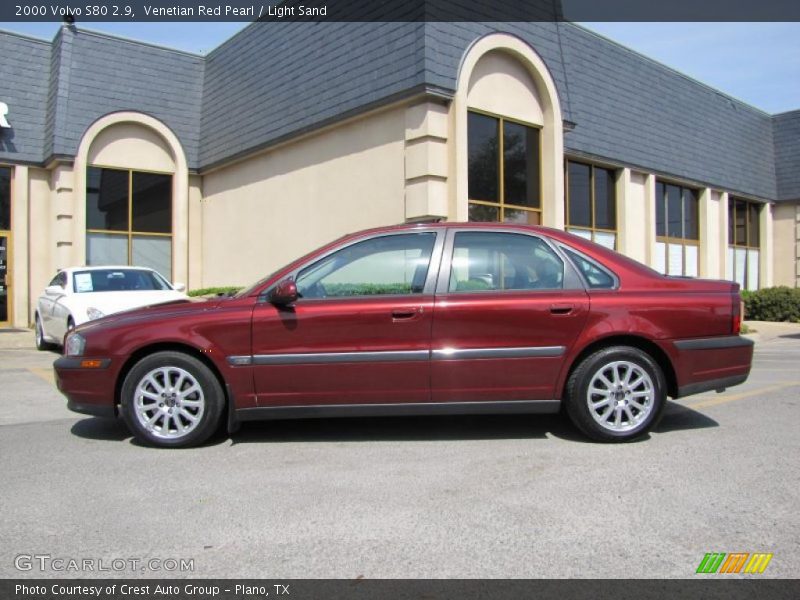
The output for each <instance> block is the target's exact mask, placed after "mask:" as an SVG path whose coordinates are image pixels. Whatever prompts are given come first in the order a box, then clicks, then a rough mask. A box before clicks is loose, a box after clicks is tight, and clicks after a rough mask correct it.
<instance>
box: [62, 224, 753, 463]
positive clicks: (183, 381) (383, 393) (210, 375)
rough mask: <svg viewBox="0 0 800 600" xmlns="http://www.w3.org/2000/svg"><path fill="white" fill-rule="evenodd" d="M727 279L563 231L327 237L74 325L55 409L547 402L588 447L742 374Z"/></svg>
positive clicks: (241, 417)
mask: <svg viewBox="0 0 800 600" xmlns="http://www.w3.org/2000/svg"><path fill="white" fill-rule="evenodd" d="M740 320H741V301H740V296H739V287H738V285H737V284H735V283H731V282H727V281H710V280H702V279H684V278H673V277H666V276H663V275H661V274H659V273H657V272H655V271H653V270H651V269H649V268H648V267H645V266H643V265H641V264H639V263H638V262H636V261H634V260H631V259H629V258H626V257H624V256H622V255H620V254H618V253H616V252H614V251H612V250H608V249H606V248H603V247H601V246H599V245H596V244H594V243H592V242H589V241H586V240H584V239H582V238H579V237H576V236H573V235H570V234H568V233H565V232H563V231H558V230H554V229H547V228H543V227H528V226H515V225H505V224H480V223H469V224H457V223H441V224H429V225H402V226H397V227H386V228H382V229H374V230H370V231H365V232H361V233H357V234H353V235H348V236H346V237H344V238H342V239H339V240H337V241H335V242H333V243H331V244H329V245H327V246H325V247H323V248H321V249H319V250H317V251H315V252H313V253H311V254H309V255H307V256H306V257H304V258H301V259H299V260H298V261H296V262H294V263H292V264H290V265H288V266H287V267H285V268H283V269H281V270H279V271H277V272H276V273H274V274H273V275H270V276H269V277H267V278H265V279H263V280H261V281H259V282H258V283H256V284H255V285H253V286H252V287H250V288H248V289H245V290H243V291H241V292H240V293H238V294H237V295H235V296H233V297H229V298H217V299H213V300H209V301H207V302H183V303H173V304H168V305H162V306H155V307H148V308H143V309H137V310H132V311H128V312H124V313H119V314H116V315H111V316H108V317H105V318H102V319H99V320H97V321H92V322H90V323H87V324H85V325H81V326H79V327H77V328H75V329H74V330H73V331H71V332H70V333H69V334H68V335H67V337H66V340H65V349H64V354H65V355H64V356H63V357H61V358H59V359H58V360H56V362H55V371H56V379H57V382H58V387H59V389H60V390H61V391H62V392H63V393H64V394H65V395H66V396H67V398H68V406H69V408H71V409H72V410H74V411H76V412H80V413H87V414H91V415H99V416H108V417H114V416H116V415H122V417H123V418H124V419H125V422H126V423H127V424H128V427H129V428H130V429H131V431H132V432H133V433H134V435H135V436H136V437H137V438H139V439H140V440H143V441H146V442H149V443H151V444H155V445H158V446H172V447H175V446H189V445H194V444H199V443H201V442H203V441H204V440H206V439H207V438H208V437H209V436H210V435H211V434H212V433H213V432H214V431H215V430H217V429H218V427H220V425H221V424H222V422H223V421H224V422H225V423H226V424H227V427H228V429H229V431H231V432H232V431H235V429H236V428H237V427H238V425H239V423H240V422H242V421H249V420H255V419H295V418H306V417H344V416H376V415H432V414H436V415H441V414H489V413H553V412H557V411H558V410H559V408H560V407H561V406H562V405H563V406H564V408H565V409H566V412H567V413H568V414H569V416H570V417H571V419H572V421H573V422H574V423H575V425H576V426H577V427H578V428H580V429H581V431H583V432H584V433H585V434H586V435H588V436H589V437H591V438H593V439H596V440H601V441H625V440H630V439H634V438H636V437H638V436H641V435H642V434H644V433H645V432H647V431H648V430H649V429H650V428H652V427H653V426H654V425H655V424H656V423H657V422H658V419H659V417H660V415H661V413H662V412H663V410H664V405H665V402H666V399H667V397H668V396H671V397H673V398H680V397H683V396H687V395H689V394H696V393H698V392H703V391H707V390H721V389H723V388H726V387H728V386H733V385H737V384H740V383H742V382H743V381H745V379H747V376H748V374H749V372H750V365H751V362H752V357H753V344H752V342H751V341H750V340H748V339H746V338H743V337H740V336H739V327H740Z"/></svg>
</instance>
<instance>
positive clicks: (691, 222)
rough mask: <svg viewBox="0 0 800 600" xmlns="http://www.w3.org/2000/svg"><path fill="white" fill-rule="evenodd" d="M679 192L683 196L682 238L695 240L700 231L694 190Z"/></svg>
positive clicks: (684, 189)
mask: <svg viewBox="0 0 800 600" xmlns="http://www.w3.org/2000/svg"><path fill="white" fill-rule="evenodd" d="M681 192H682V195H683V237H685V238H686V239H689V240H696V239H698V232H699V231H700V225H699V223H698V218H699V214H698V206H697V195H696V194H695V192H694V190H689V189H686V188H682V189H681Z"/></svg>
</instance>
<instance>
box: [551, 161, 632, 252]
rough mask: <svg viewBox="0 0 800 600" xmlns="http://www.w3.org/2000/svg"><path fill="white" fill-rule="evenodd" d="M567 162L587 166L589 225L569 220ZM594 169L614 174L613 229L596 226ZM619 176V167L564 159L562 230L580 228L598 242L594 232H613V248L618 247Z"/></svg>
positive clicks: (568, 230)
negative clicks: (617, 187)
mask: <svg viewBox="0 0 800 600" xmlns="http://www.w3.org/2000/svg"><path fill="white" fill-rule="evenodd" d="M569 163H576V164H579V165H583V166H585V167H589V211H590V213H591V225H590V226H588V227H587V226H585V225H572V224H571V223H570V222H569ZM595 169H603V170H604V171H609V172H611V173H612V174H613V176H614V224H615V227H614V229H608V228H606V227H597V216H596V198H595V174H594V173H595ZM618 177H619V169H614V168H609V167H604V166H603V165H597V164H595V163H590V162H585V161H582V160H573V159H571V158H565V159H564V230H565V231H566V232H567V233H569V232H570V230H571V229H580V230H581V231H589V232H591V234H592V239H591V241H593V242H595V243H598V242H597V241H596V240H595V234H596V233H598V232H599V233H613V234H614V248H613V250H616V249H617V248H618V247H619V215H618V211H617V189H616V183H617V178H618Z"/></svg>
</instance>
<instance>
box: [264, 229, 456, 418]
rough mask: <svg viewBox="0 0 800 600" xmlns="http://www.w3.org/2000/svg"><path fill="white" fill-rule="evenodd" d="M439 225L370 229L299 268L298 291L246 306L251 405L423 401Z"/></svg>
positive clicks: (426, 392)
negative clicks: (286, 301)
mask: <svg viewBox="0 0 800 600" xmlns="http://www.w3.org/2000/svg"><path fill="white" fill-rule="evenodd" d="M443 244H444V231H443V230H440V231H437V230H432V231H424V230H423V231H411V232H399V233H391V234H381V235H372V236H369V237H367V238H361V239H358V240H356V241H355V242H353V241H350V242H347V243H346V244H344V245H343V246H341V247H339V248H337V249H334V250H333V251H332V252H330V253H328V254H327V255H325V256H323V257H320V258H317V259H315V260H314V261H312V262H311V263H310V264H307V265H305V266H303V267H301V268H299V269H298V270H297V271H295V273H293V274H292V277H293V278H294V279H295V281H296V284H297V289H298V292H299V295H300V297H299V298H298V300H297V301H296V302H295V303H294V304H292V305H290V306H288V307H286V306H284V307H278V306H275V305H273V304H271V303H269V302H268V301H267V299H266V297H265V298H264V299H262V300H260V301H259V303H258V304H257V305H256V307H255V309H254V312H253V329H252V331H253V338H252V339H253V342H252V349H253V356H252V364H253V373H254V379H255V388H256V393H257V398H258V405H259V406H260V407H275V406H322V405H327V406H330V405H337V404H339V405H343V404H349V405H358V404H392V403H405V402H428V401H430V361H429V354H430V347H431V327H432V323H433V298H434V288H435V279H436V274H437V272H438V266H439V260H440V257H441V251H442V247H443Z"/></svg>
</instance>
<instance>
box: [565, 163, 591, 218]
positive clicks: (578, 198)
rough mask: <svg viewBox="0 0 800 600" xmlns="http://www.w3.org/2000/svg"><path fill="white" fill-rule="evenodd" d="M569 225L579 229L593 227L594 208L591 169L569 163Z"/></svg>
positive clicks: (587, 166) (579, 164) (586, 166)
mask: <svg viewBox="0 0 800 600" xmlns="http://www.w3.org/2000/svg"><path fill="white" fill-rule="evenodd" d="M567 165H568V173H567V177H568V178H569V224H570V225H574V226H577V227H591V226H592V207H591V196H590V189H589V176H590V173H591V167H590V166H589V165H584V164H581V163H576V162H569V163H567Z"/></svg>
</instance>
